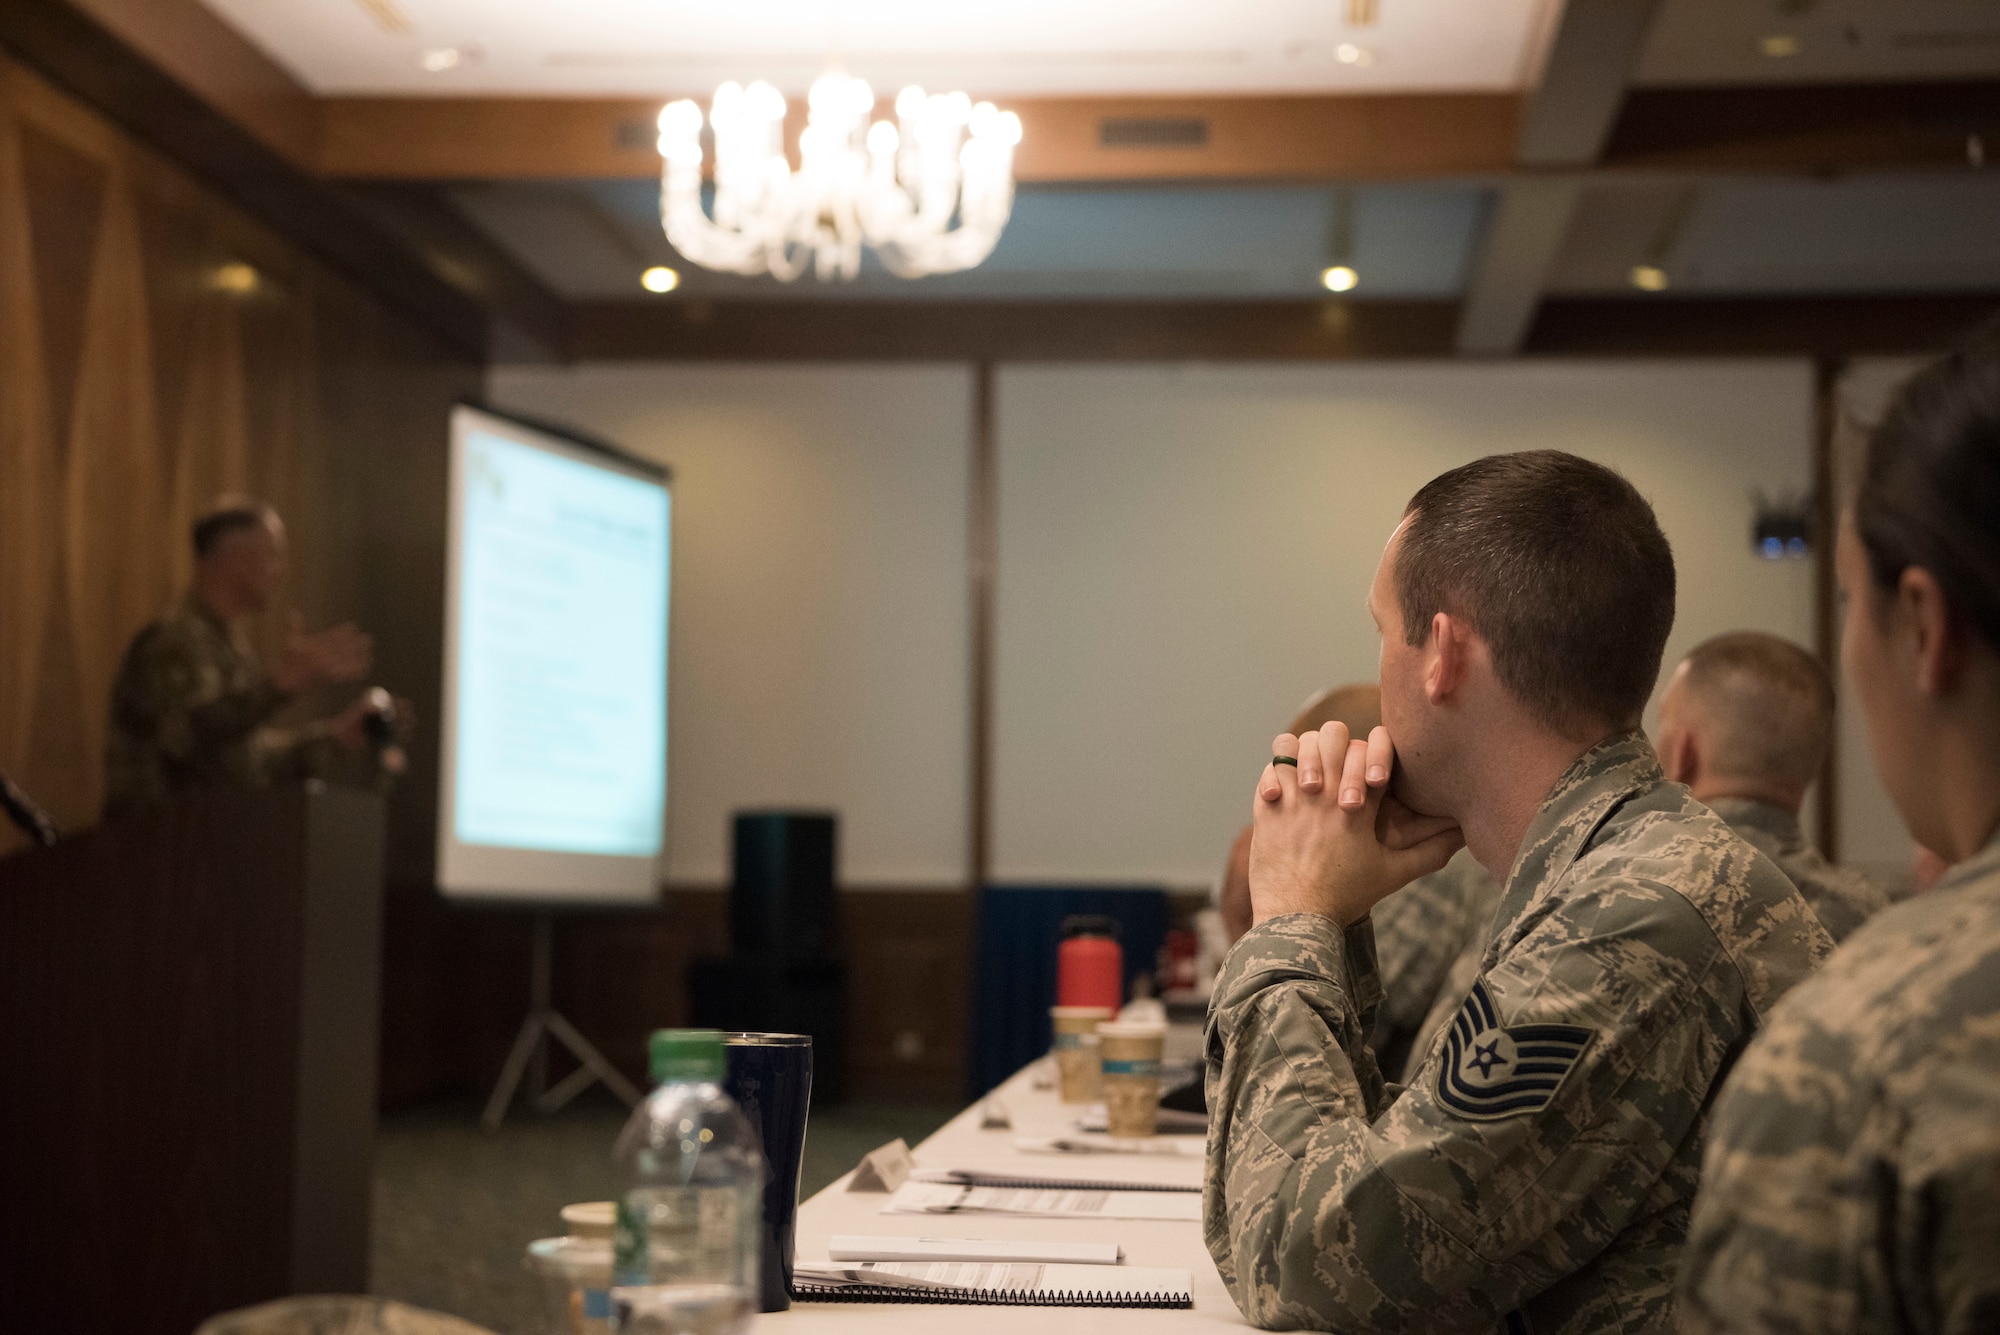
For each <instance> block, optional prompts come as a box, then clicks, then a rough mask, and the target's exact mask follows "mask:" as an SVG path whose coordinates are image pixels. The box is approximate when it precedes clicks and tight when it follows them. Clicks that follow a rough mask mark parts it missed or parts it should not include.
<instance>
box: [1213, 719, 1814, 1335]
mask: <svg viewBox="0 0 2000 1335" xmlns="http://www.w3.org/2000/svg"><path fill="white" fill-rule="evenodd" d="M1369 935H1370V934H1369V933H1368V932H1367V931H1365V930H1362V931H1349V932H1347V933H1344V934H1343V933H1342V932H1341V931H1340V929H1339V928H1337V927H1335V926H1334V925H1333V923H1332V922H1331V921H1330V920H1328V919H1326V918H1322V917H1319V916H1317V915H1313V914H1295V915H1291V916H1288V917H1283V918H1276V919H1272V920H1270V921H1268V922H1265V923H1263V924H1262V925H1260V926H1258V927H1255V928H1253V929H1252V930H1251V931H1250V932H1249V934H1248V935H1246V936H1245V937H1244V938H1243V939H1242V940H1241V941H1239V942H1238V943H1237V945H1236V948H1235V949H1234V950H1233V951H1232V952H1231V953H1230V956H1229V959H1228V962H1227V963H1226V965H1225V966H1224V968H1223V972H1222V976H1221V978H1220V979H1219V980H1218V981H1217V984H1216V990H1215V996H1214V1000H1213V1003H1212V1006H1211V1009H1210V1012H1209V1021H1208V1031H1207V1034H1206V1044H1207V1051H1208V1071H1209V1075H1208V1081H1209V1085H1208V1104H1209V1108H1210V1109H1211V1113H1210V1117H1211V1122H1210V1133H1209V1159H1208V1173H1207V1187H1206V1190H1205V1193H1204V1200H1203V1207H1204V1208H1203V1215H1204V1232H1205V1236H1206V1241H1207V1243H1208V1249H1209V1251H1210V1253H1211V1254H1212V1255H1213V1256H1214V1257H1215V1261H1216V1266H1217V1268H1218V1269H1219V1270H1220V1271H1221V1273H1222V1278H1223V1280H1224V1282H1225V1283H1226V1284H1227V1285H1228V1286H1229V1290H1230V1293H1231V1294H1232V1295H1233V1296H1234V1297H1235V1299H1236V1301H1237V1303H1238V1305H1239V1306H1241V1307H1242V1309H1243V1311H1244V1313H1245V1314H1246V1315H1247V1316H1248V1317H1249V1318H1250V1319H1251V1320H1252V1321H1254V1322H1256V1323H1257V1324H1259V1325H1263V1326H1267V1327H1273V1328H1280V1327H1300V1326H1306V1327H1313V1328H1317V1329H1323V1330H1401V1329H1422V1330H1425V1331H1437V1332H1444V1331H1459V1330H1492V1329H1494V1328H1495V1327H1497V1326H1498V1325H1499V1324H1500V1323H1501V1322H1502V1321H1503V1319H1506V1318H1507V1317H1508V1315H1509V1314H1510V1313H1514V1314H1516V1319H1515V1321H1514V1322H1512V1323H1510V1324H1513V1325H1515V1326H1516V1328H1519V1327H1521V1326H1523V1325H1524V1326H1525V1328H1527V1329H1529V1330H1533V1331H1538V1332H1541V1331H1577V1332H1581V1331H1604V1330H1621V1331H1631V1330H1659V1329H1664V1328H1665V1327H1667V1326H1668V1324H1669V1323H1670V1321H1671V1301H1672V1281H1673V1273H1674V1269H1675V1266H1676V1264H1677V1262H1678V1260H1679V1255H1680V1249H1681V1244H1682V1241H1683V1238H1684V1236H1685V1232H1686V1227H1687V1214H1688V1208H1689V1205H1690V1203H1691V1202H1692V1201H1693V1199H1694V1191H1695V1184H1696V1175H1697V1170H1698V1168H1699V1164H1700V1155H1701V1142H1702V1132H1703V1124H1704V1120H1705V1117H1704V1113H1705V1109H1706V1107H1707V1104H1708V1101H1709V1096H1710V1093H1711V1089H1712V1086H1713V1085H1714V1084H1715V1083H1716V1081H1717V1079H1718V1078H1719V1076H1720V1075H1721V1073H1722V1072H1723V1071H1724V1070H1726V1069H1727V1068H1728V1066H1729V1064H1730V1062H1731V1061H1732V1060H1733V1059H1734V1058H1735V1056H1736V1055H1737V1054H1738V1053H1739V1052H1740V1051H1741V1049H1742V1047H1743V1045H1744V1044H1745V1043H1746V1042H1747V1041H1748V1039H1749V1037H1750V1034H1751V1033H1752V1031H1753V1030H1755V1028H1756V1027H1757V1024H1758V1017H1759V1016H1760V1015H1762V1014H1764V1013H1765V1011H1766V1009H1767V1008H1768V1007H1769V1006H1770V1005H1771V1004H1772V1003H1773V1002H1775V1001H1776V1000H1777V998H1778V997H1779V996H1780V995H1782V994H1783V993H1784V992H1785V991H1786V990H1787V989H1789V988H1790V987H1791V986H1792V985H1793V984H1794V983H1797V982H1798V981H1799V980H1800V979H1802V978H1804V977H1805V976H1806V975H1807V974H1809V973H1810V972H1811V971H1812V969H1813V968H1814V967H1815V966H1816V965H1817V964H1818V963H1819V962H1820V960H1822V959H1824V958H1825V956H1826V954H1827V952H1828V951H1829V950H1830V949H1831V943H1830V942H1829V941H1828V940H1827V936H1826V932H1825V930H1824V929H1823V928H1822V927H1821V926H1820V925H1819V921H1818V919H1816V918H1815V917H1814V916H1813V913H1812V910H1811V909H1810V908H1808V907H1807V906H1806V903H1805V900H1804V899H1802V898H1801V897H1800V896H1799V893H1798V891H1797V890H1795V889H1793V888H1792V886H1791V884H1790V883H1789V882H1788V881H1786V880H1785V878H1784V877H1783V875H1782V874H1780V873H1779V871H1778V869H1777V868H1776V867H1774V866H1772V865H1771V864H1770V862H1769V861H1768V860H1767V859H1765V858H1764V857H1763V856H1762V855H1761V854H1759V853H1757V852H1756V850H1754V849H1752V848H1751V847H1750V846H1749V845H1747V844H1745V843H1744V842H1743V841H1742V840H1741V839H1739V838H1737V837H1736V835H1734V834H1733V833H1731V832H1730V830H1729V828H1728V827H1727V826H1726V825H1724V824H1723V823H1722V822H1721V820H1720V819H1718V818H1717V817H1716V816H1715V815H1714V814H1713V813H1712V812H1710V811H1709V810H1708V809H1707V808H1705V807H1703V806H1701V805H1700V804H1699V803H1697V802H1695V801H1694V800H1693V799H1692V798H1690V797H1689V796H1688V794H1687V790H1686V789H1685V788H1682V787H1680V786H1679V785H1677V784H1671V783H1668V782H1666V780H1665V779H1664V778H1663V777H1662V775H1661V773H1660V768H1659V763H1658V761H1657V760H1655V758H1654V756H1653V751H1652V748H1651V747H1650V746H1649V745H1648V744H1647V742H1646V740H1645V738H1644V737H1641V736H1639V735H1637V734H1626V735H1622V736H1619V737H1614V738H1611V739H1610V740H1608V741H1606V742H1604V743H1602V744H1600V745H1598V746H1597V747H1595V748H1593V749H1592V750H1591V751H1589V752H1588V753H1586V754H1585V755H1584V756H1582V757H1581V758H1579V759H1578V761H1577V762H1576V764H1575V765H1573V766H1572V767H1571V768H1570V769H1569V771H1568V772H1567V773H1566V774H1565V775H1564V776H1563V777H1562V778H1561V779H1560V780H1558V781H1557V783H1556V784H1555V786H1554V788H1552V789H1551V790H1550V792H1549V795H1548V797H1547V798H1546V799H1545V800H1544V802H1543V804H1542V809H1541V812H1540V813H1539V814H1538V815H1537V816H1536V818H1535V821H1534V823H1533V825H1532V826H1530V828H1529V830H1528V832H1527V836H1526V838H1525V839H1524V840H1523V841H1522V846H1521V853H1520V857H1519V859H1518V860H1517V861H1516V863H1515V866H1514V870H1513V874H1512V875H1511V876H1510V877H1509V879H1508V882H1507V888H1506V891H1505V893H1504V895H1503V897H1502V900H1501V903H1500V907H1499V910H1498V913H1497V914H1496V916H1495V919H1494V932H1493V936H1492V938H1491V940H1490V941H1489V942H1488V944H1487V946H1486V950H1485V954H1484V970H1483V972H1482V974H1481V976H1480V977H1479V979H1478V980H1477V982H1476V983H1475V984H1474V985H1473V987H1472V988H1471V989H1470V991H1469V993H1468V995H1467V996H1466V997H1465V999H1464V1003H1463V1005H1462V1006H1461V1008H1460V1010H1459V1013H1458V1016H1457V1017H1456V1019H1455V1020H1454V1022H1453V1025H1452V1027H1451V1029H1450V1031H1449V1032H1448V1033H1447V1034H1446V1035H1445V1037H1444V1040H1443V1041H1442V1043H1441V1044H1440V1046H1439V1049H1438V1051H1437V1052H1436V1053H1434V1054H1432V1057H1431V1059H1430V1060H1429V1061H1427V1062H1426V1063H1425V1064H1424V1066H1423V1068H1422V1070H1421V1071H1420V1072H1419V1073H1418V1078H1417V1080H1416V1082H1415V1083H1414V1084H1413V1085H1412V1086H1411V1087H1410V1088H1409V1089H1408V1090H1406V1091H1401V1092H1399V1093H1396V1094H1395V1095H1394V1097H1393V1098H1392V1097H1391V1094H1392V1091H1390V1090H1389V1089H1388V1088H1387V1087H1385V1085H1384V1084H1383V1081H1382V1077H1381V1074H1380V1072H1379V1071H1378V1070H1377V1068H1376V1065H1375V1060H1374V1057H1373V1055H1372V1054H1371V1053H1370V1052H1369V1049H1368V1047H1367V1045H1366V1043H1365V1042H1364V1041H1363V1039H1364V1036H1365V1034H1366V1032H1367V1025H1368V1022H1369V1016H1370V1013H1371V1011H1372V1010H1373V1008H1374V1006H1375V1005H1376V1004H1377V1003H1378V1001H1379V1000H1380V996H1381V987H1380V984H1379V982H1378V980H1377V978H1376V974H1375V969H1374V962H1373V960H1372V958H1371V954H1372V952H1371V950H1370V949H1369V945H1370V942H1369Z"/></svg>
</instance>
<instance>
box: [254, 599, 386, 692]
mask: <svg viewBox="0 0 2000 1335" xmlns="http://www.w3.org/2000/svg"><path fill="white" fill-rule="evenodd" d="M374 661H375V641H374V640H373V639H371V638H370V637H369V636H367V635H365V634H363V633H362V631H361V629H360V628H359V627H357V626H355V625H354V623H352V622H343V623H342V624H340V625H338V626H329V627H327V628H326V629H325V630H321V631H313V632H311V633H310V634H309V633H307V631H306V629H305V626H304V624H303V623H302V622H301V621H300V619H299V618H298V616H297V615H296V614H295V615H294V616H293V617H292V633H291V635H290V636H289V637H288V638H287V639H286V640H285V652H284V654H283V655H282V656H281V657H280V658H279V659H278V666H277V668H276V669H275V670H273V671H272V673H271V681H272V684H273V685H275V686H276V687H277V688H278V689H279V690H281V691H284V692H286V693H288V694H289V693H292V692H296V691H306V690H311V689H312V688H313V687H315V686H330V685H337V684H339V683H341V682H349V681H360V680H361V679H362V678H363V677H365V676H367V675H368V668H369V666H370V665H371V664H372V663H373V662H374Z"/></svg>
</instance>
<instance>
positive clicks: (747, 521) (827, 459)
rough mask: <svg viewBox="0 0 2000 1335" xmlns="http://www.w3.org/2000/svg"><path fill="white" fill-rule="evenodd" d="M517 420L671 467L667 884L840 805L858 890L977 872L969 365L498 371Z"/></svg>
mask: <svg viewBox="0 0 2000 1335" xmlns="http://www.w3.org/2000/svg"><path fill="white" fill-rule="evenodd" d="M490 393H491V396H492V399H493V401H494V403H495V405H496V406H498V407H501V408H514V409H516V410H517V411H521V412H526V413H532V414H535V415H537V416H541V417H545V418H550V419H553V420H556V421H562V422H567V423H570V424H572V425H574V426H578V427H582V428H585V429H587V430H589V431H592V432H595V433H597V434H599V435H601V436H604V437H605V438H607V439H609V440H611V441H613V442H615V443H617V444H619V445H622V446H624V447H625V448H626V449H629V450H632V451H635V452H637V453H639V454H642V455H644V456H646V457H647V458H649V459H656V460H658V461H659V462H661V463H664V464H667V465H669V466H670V467H671V468H672V469H673V470H674V521H675V523H674V566H675V569H674V589H673V628H672V632H671V638H670V653H671V655H672V665H671V668H670V671H671V673H672V678H673V681H672V689H671V692H670V694H669V719H668V737H669V750H670V752H671V759H670V765H669V771H668V807H669V814H670V830H669V836H668V838H669V845H668V855H667V876H668V878H669V879H670V880H673V881H678V882H694V883H701V882H721V881H725V880H727V879H728V875H729V848H728V822H729V814H730V813H731V812H732V811H735V810H737V809H739V808H744V807H757V806H810V807H832V808H835V809H838V810H839V811H840V812H841V815H842V824H841V872H842V875H843V876H844V878H845V879H846V880H847V881H849V882H851V883H860V884H933V885H935V884H953V883H961V882H963V880H964V876H965V823H966V816H965V792H966V785H965V774H966V766H967V758H966V754H967V752H966V748H967V737H968V727H969V725H968V717H969V715H968V705H967V699H968V696H967V685H966V683H967V679H968V674H969V671H970V669H969V666H968V658H967V652H968V646H969V635H970V627H969V625H968V623H967V619H966V610H965V609H966V598H965V580H966V575H965V554H966V489H967V486H968V471H967V470H968V461H969V454H968V445H967V442H968V423H969V421H970V412H971V375H970V372H969V371H967V370H966V369H965V368H963V367H922V366H917V367H911V366H896V367H879V366H826V365H815V366H795V365H759V366H700V365H687V364H615V365H614V364H604V365H586V366H581V367H577V368H573V369H567V370H555V369H517V368H503V369H499V370H496V371H494V372H493V373H492V376H491V380H490Z"/></svg>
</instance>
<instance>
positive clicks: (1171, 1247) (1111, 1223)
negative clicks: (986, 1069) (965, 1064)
mask: <svg viewBox="0 0 2000 1335" xmlns="http://www.w3.org/2000/svg"><path fill="white" fill-rule="evenodd" d="M1043 1068H1044V1063H1042V1062H1037V1063H1035V1064H1033V1065H1030V1066H1029V1067H1027V1068H1026V1069H1024V1070H1022V1071H1020V1072H1019V1073H1017V1074H1016V1075H1015V1076H1014V1077H1013V1079H1011V1080H1009V1081H1008V1082H1007V1083H1006V1084H1004V1085H1002V1086H1001V1087H1000V1088H999V1089H998V1090H995V1091H994V1096H995V1097H997V1098H998V1099H999V1100H1000V1101H1001V1102H1002V1103H1003V1104H1004V1105H1005V1106H1006V1108H1007V1110H1008V1112H1009V1114H1010V1115H1011V1118H1012V1121H1013V1127H1012V1129H1010V1130H983V1129H981V1127H980V1109H979V1106H978V1105H976V1104H975V1105H974V1106H973V1107H970V1108H967V1109H966V1110H965V1111H964V1112H961V1113H960V1114H959V1115H958V1116H956V1117H954V1118H952V1119H951V1121H949V1122H947V1123H945V1124H944V1125H943V1126H942V1127H939V1128H938V1130H937V1131H936V1132H935V1133H934V1134H933V1135H931V1136H929V1137H928V1138H926V1139H925V1140H924V1141H923V1142H922V1143H921V1144H919V1145H918V1146H916V1148H915V1151H914V1154H915V1157H916V1160H917V1165H918V1167H920V1168H947V1169H948V1168H963V1169H978V1170H983V1171H986V1172H996V1173H1015V1174H1022V1175H1034V1176H1040V1177H1068V1178H1088V1179H1093V1180H1103V1181H1118V1182H1174V1183H1182V1182H1184V1183H1186V1184H1188V1185H1190V1186H1196V1185H1199V1184H1200V1182H1201V1175H1202V1161H1201V1160H1200V1159H1198V1158H1178V1157H1176V1158H1169V1157H1166V1156H1155V1155H1144V1156H1139V1155H1111V1154H1091V1155H1083V1154H1063V1155H1051V1154H1024V1153H1022V1152H1020V1151H1019V1150H1016V1149H1015V1148H1014V1138H1015V1137H1016V1136H1053V1135H1060V1134H1064V1133H1069V1132H1073V1131H1074V1130H1075V1129H1076V1117H1077V1114H1078V1113H1079V1112H1080V1111H1081V1109H1079V1108H1078V1107H1077V1106H1076V1105H1074V1104H1064V1103H1061V1102H1059V1101H1058V1100H1057V1098H1056V1094H1055V1091H1054V1090H1053V1089H1043V1088H1037V1087H1036V1083H1037V1076H1038V1075H1040V1074H1041V1072H1042V1069H1043ZM852 1178H853V1174H852V1173H849V1174H847V1175H845V1176H843V1177H842V1178H840V1180H839V1181H837V1182H835V1183H833V1184H832V1185H831V1186H829V1187H827V1188H826V1189H825V1190H824V1191H822V1192H820V1193H819V1194H818V1195H816V1196H814V1197H813V1198H812V1199H811V1200H808V1201H806V1202H805V1203H804V1204H803V1205H801V1206H800V1207H799V1223H798V1254H799V1255H800V1256H801V1257H804V1258H806V1259H809V1260H811V1259H824V1258H825V1256H826V1247H827V1240H828V1239H829V1238H831V1237H833V1236H834V1235H835V1234H840V1233H867V1234H876V1235H882V1236H894V1237H926V1238H982V1239H985V1238H1006V1239H1050V1240H1059V1241H1065V1242H1116V1243H1118V1244H1119V1245H1120V1246H1121V1247H1123V1248H1124V1249H1125V1264H1126V1265H1130V1266H1172V1267H1174V1268H1176V1269H1180V1270H1186V1271H1188V1272H1189V1274H1190V1275H1192V1276H1193V1280H1194V1287H1193V1294H1194V1307H1193V1308H1192V1309H1191V1310H1188V1311H1160V1310H1139V1309H1117V1308H1065V1307H974V1306H949V1307H946V1306H933V1305H930V1304H919V1303H912V1304H900V1303H883V1304H873V1303H812V1302H806V1303H797V1304H794V1305H793V1307H792V1310H791V1311H789V1312H781V1313H773V1314H771V1315H769V1316H764V1317H760V1318H759V1319H758V1326H757V1328H758V1329H759V1330H766V1329H769V1330H780V1331H801V1332H803V1331H814V1332H817V1331H903V1330H908V1331H917V1330H923V1331H935V1330H937V1329H938V1328H939V1327H940V1326H942V1325H945V1324H947V1323H948V1324H949V1326H950V1329H951V1330H952V1332H953V1335H979V1332H985V1331H994V1332H1009V1333H1010V1335H1018V1332H1021V1331H1025V1330H1031V1329H1032V1330H1034V1331H1035V1332H1037V1335H1069V1333H1070V1332H1082V1331H1093V1332H1094V1331H1100V1330H1137V1329H1145V1330H1149V1331H1155V1330H1157V1331H1193V1330H1210V1329H1217V1328H1221V1327H1228V1328H1231V1329H1238V1330H1240V1329H1242V1328H1244V1325H1245V1323H1244V1320H1243V1318H1242V1316H1241V1315H1240V1314H1239V1313H1238V1312H1237V1310H1236V1304H1235V1302H1234V1301H1233V1300H1232V1299H1231V1298H1230V1296H1229V1293H1228V1291H1227V1290H1225V1289H1224V1288H1223V1287H1222V1277H1221V1276H1220V1275H1218V1274H1217V1273H1216V1270H1215V1263H1214V1262H1213V1261H1212V1260H1210V1259H1209V1255H1208V1249H1207V1248H1206V1247H1205V1246H1203V1245H1202V1240H1201V1225H1200V1224H1198V1223H1186V1222H1168V1221H1159V1220H1140V1219H1110V1220H1086V1219H1033V1218H1025V1217H1020V1216H1009V1215H930V1216H921V1215H893V1214H883V1213H882V1212H881V1211H882V1206H883V1204H884V1203H885V1202H886V1201H887V1200H888V1197H886V1196H884V1195H882V1194H880V1193H876V1192H856V1191H849V1190H848V1189H847V1188H848V1183H849V1182H850V1181H851V1180H852Z"/></svg>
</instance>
